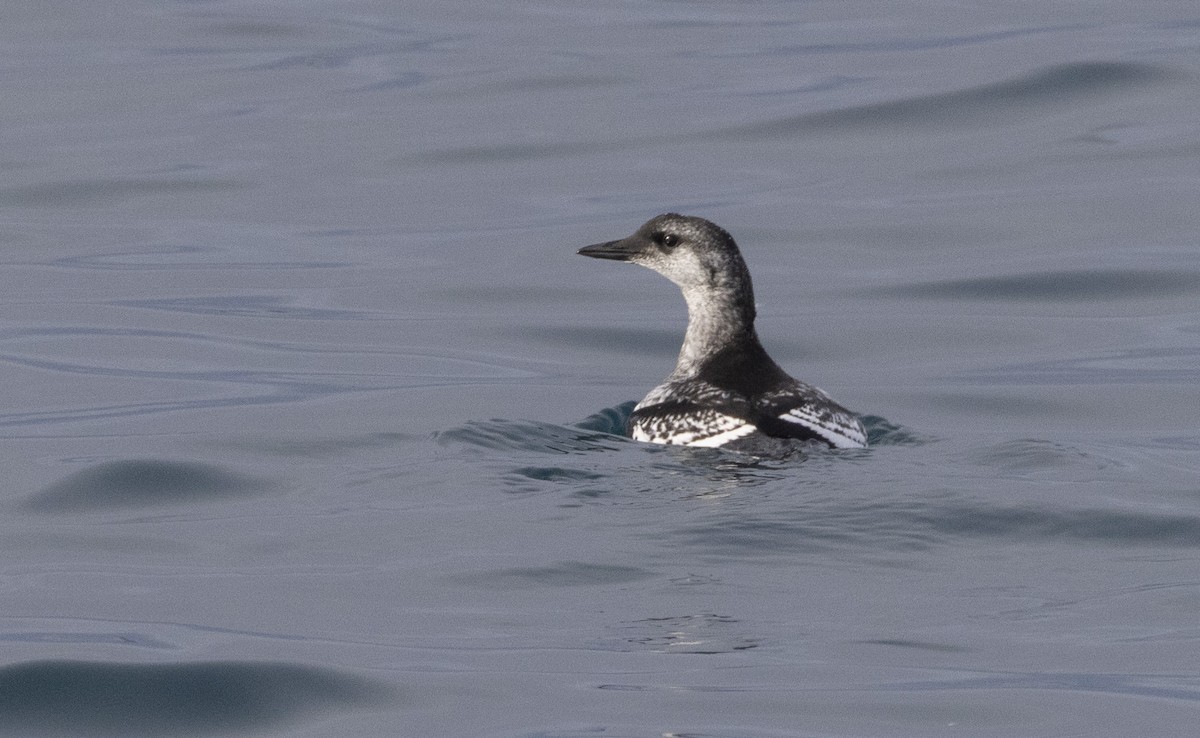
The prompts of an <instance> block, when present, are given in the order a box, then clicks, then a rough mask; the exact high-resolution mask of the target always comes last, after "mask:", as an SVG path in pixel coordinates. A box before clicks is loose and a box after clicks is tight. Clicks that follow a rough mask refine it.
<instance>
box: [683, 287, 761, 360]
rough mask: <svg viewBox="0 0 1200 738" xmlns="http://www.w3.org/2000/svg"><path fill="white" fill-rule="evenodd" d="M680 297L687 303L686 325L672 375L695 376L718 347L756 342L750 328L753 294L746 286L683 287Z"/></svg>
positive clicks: (756, 338)
mask: <svg viewBox="0 0 1200 738" xmlns="http://www.w3.org/2000/svg"><path fill="white" fill-rule="evenodd" d="M683 298H684V300H686V301H687V306H688V326H687V333H686V334H684V338H683V348H681V349H680V350H679V361H678V363H676V365H675V371H674V373H673V374H674V376H675V377H677V378H683V377H694V376H696V374H697V373H698V372H699V371H700V369H701V367H703V366H704V363H705V361H706V360H707V359H710V358H712V357H713V356H714V355H716V354H717V353H719V352H721V351H724V350H727V349H730V348H735V347H738V346H742V345H754V346H756V345H758V336H757V335H756V334H755V332H754V315H755V310H754V295H753V294H752V293H751V291H750V290H749V289H742V290H732V289H721V290H716V291H713V290H712V289H704V290H700V289H687V288H684V290H683Z"/></svg>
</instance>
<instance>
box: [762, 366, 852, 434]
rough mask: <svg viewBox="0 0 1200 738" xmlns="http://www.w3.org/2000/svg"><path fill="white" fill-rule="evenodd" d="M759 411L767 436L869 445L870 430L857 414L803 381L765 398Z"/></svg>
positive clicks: (763, 429)
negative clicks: (866, 428) (868, 430)
mask: <svg viewBox="0 0 1200 738" xmlns="http://www.w3.org/2000/svg"><path fill="white" fill-rule="evenodd" d="M759 413H760V417H759V418H757V419H756V420H757V423H758V426H759V428H761V429H762V431H763V432H764V433H766V434H767V435H771V436H782V437H784V438H803V439H812V440H819V441H824V442H825V443H828V444H829V445H830V446H832V447H834V448H863V447H865V446H866V445H867V432H866V430H865V429H864V428H863V425H862V422H861V421H859V419H858V416H857V415H855V414H854V413H852V412H850V411H849V410H847V409H846V408H844V407H842V406H841V405H839V404H837V403H836V402H834V401H833V399H832V398H830V397H829V395H827V394H825V393H824V392H822V391H821V390H819V389H817V388H816V387H810V386H809V385H806V384H802V383H800V382H796V384H795V386H793V387H789V388H786V389H784V390H781V391H778V392H773V393H771V395H769V396H768V397H766V398H764V400H763V402H762V403H761V405H760V407H759Z"/></svg>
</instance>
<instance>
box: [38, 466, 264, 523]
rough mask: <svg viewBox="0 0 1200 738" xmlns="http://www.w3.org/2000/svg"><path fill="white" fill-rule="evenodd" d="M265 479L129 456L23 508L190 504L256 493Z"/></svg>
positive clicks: (61, 484) (57, 486)
mask: <svg viewBox="0 0 1200 738" xmlns="http://www.w3.org/2000/svg"><path fill="white" fill-rule="evenodd" d="M271 486H272V485H271V484H270V483H269V482H267V481H266V480H263V479H259V478H256V477H251V476H246V475H243V474H238V473H235V472H231V471H229V470H227V469H224V468H222V467H219V466H214V465H211V464H201V463H197V462H192V461H165V460H160V459H129V460H124V461H110V462H108V463H105V464H98V465H96V466H92V467H89V468H87V469H83V470H81V471H78V472H75V473H74V474H72V475H70V476H68V477H66V478H64V479H62V480H60V481H58V482H55V483H54V484H51V485H49V486H48V487H44V488H43V489H41V490H39V491H38V492H35V493H34V494H33V495H31V496H30V497H29V498H28V499H27V500H25V502H24V504H23V505H22V507H24V508H25V509H26V510H30V511H32V512H38V513H72V512H93V511H99V510H129V509H136V508H146V507H158V506H162V505H192V504H196V503H204V502H216V501H222V500H233V499H239V498H244V497H248V496H251V495H255V494H259V493H261V492H263V491H265V490H267V489H269V488H270V487H271Z"/></svg>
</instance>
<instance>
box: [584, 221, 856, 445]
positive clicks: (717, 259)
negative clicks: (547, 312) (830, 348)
mask: <svg viewBox="0 0 1200 738" xmlns="http://www.w3.org/2000/svg"><path fill="white" fill-rule="evenodd" d="M579 253H580V254H582V255H584V256H591V257H593V258H597V259H615V260H618V261H631V262H633V263H635V264H641V265H642V266H645V267H649V268H650V269H653V270H654V271H656V272H658V273H659V274H662V275H663V276H664V277H666V278H667V279H669V280H671V281H672V282H674V283H675V284H677V285H679V288H680V289H681V290H682V291H683V297H684V300H686V301H687V306H688V326H687V333H686V334H685V336H684V339H683V348H681V349H680V350H679V361H678V363H677V364H676V365H675V371H673V372H671V375H670V376H669V377H667V379H666V381H665V382H663V383H662V384H661V385H659V386H658V387H655V388H654V389H653V390H652V391H651V392H650V394H648V395H646V397H645V399H643V400H642V401H641V402H639V403H638V404H637V407H635V408H634V410H633V414H632V415H631V416H630V418H629V434H630V435H631V436H632V437H633V438H635V439H636V440H639V441H649V442H651V443H668V444H677V445H683V446H709V447H718V446H719V447H722V448H727V449H733V450H744V451H756V450H760V449H771V450H775V449H781V448H787V447H789V446H791V445H793V444H795V443H796V442H804V441H813V442H817V443H824V444H826V445H828V446H831V447H833V448H861V447H864V446H866V445H867V434H866V431H864V430H863V426H862V423H861V422H859V420H858V418H857V417H856V416H855V415H854V413H851V412H850V411H849V410H847V409H846V408H844V407H842V406H841V405H839V404H837V403H836V402H834V400H833V398H831V397H830V396H829V395H827V394H825V393H824V392H822V391H821V390H819V389H817V388H816V387H813V386H811V385H808V384H805V383H804V382H800V381H798V380H795V379H793V378H791V377H790V376H788V375H787V373H786V372H784V371H783V369H780V368H779V365H778V364H776V363H775V362H774V361H773V360H772V359H771V357H770V356H768V355H767V352H766V351H765V350H763V347H762V344H761V343H759V341H758V335H757V334H756V333H755V331H754V316H755V310H754V290H753V287H752V286H751V283H750V272H749V271H748V270H747V269H746V262H745V261H743V260H742V255H741V252H739V251H738V247H737V244H736V243H734V240H733V237H732V236H730V235H729V234H728V233H726V232H725V231H724V230H723V229H722V228H720V227H719V226H717V225H716V224H715V223H711V222H709V221H707V220H704V219H703V218H696V217H689V216H683V215H678V214H675V213H667V214H665V215H659V216H657V217H654V218H652V219H650V220H649V221H647V222H646V223H645V224H644V225H642V227H641V228H638V229H637V232H635V233H634V234H633V235H632V236H629V237H628V238H625V239H622V240H620V241H610V242H608V243H600V244H596V245H595V246H587V247H585V248H582V249H580V250H579Z"/></svg>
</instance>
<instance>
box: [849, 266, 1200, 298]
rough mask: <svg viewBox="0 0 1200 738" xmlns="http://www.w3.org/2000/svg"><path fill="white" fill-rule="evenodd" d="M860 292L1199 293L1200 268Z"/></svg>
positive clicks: (1075, 273)
mask: <svg viewBox="0 0 1200 738" xmlns="http://www.w3.org/2000/svg"><path fill="white" fill-rule="evenodd" d="M862 294H864V295H869V296H871V295H873V296H884V297H916V298H922V299H941V300H1003V301H1015V300H1030V301H1034V300H1036V301H1050V302H1080V301H1088V300H1142V299H1154V298H1167V297H1177V296H1180V295H1188V294H1200V272H1193V271H1187V270H1179V269H1172V270H1166V269H1081V270H1063V271H1047V272H1030V273H1026V274H1011V275H1005V276H997V277H972V278H969V279H950V280H942V281H937V282H918V283H915V284H905V285H896V286H888V287H879V288H872V289H869V290H864V291H863V292H862Z"/></svg>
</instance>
